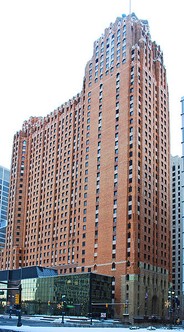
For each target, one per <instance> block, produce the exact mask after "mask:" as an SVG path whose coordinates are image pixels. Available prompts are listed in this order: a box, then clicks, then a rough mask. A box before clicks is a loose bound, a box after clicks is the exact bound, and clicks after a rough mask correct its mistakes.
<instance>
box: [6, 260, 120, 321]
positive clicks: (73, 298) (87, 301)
mask: <svg viewBox="0 0 184 332" xmlns="http://www.w3.org/2000/svg"><path fill="white" fill-rule="evenodd" d="M0 280H1V281H4V283H6V282H7V284H8V290H6V287H7V286H6V285H5V284H3V288H4V290H3V292H2V294H0V312H4V311H1V309H2V310H4V309H5V308H4V307H5V306H6V304H7V302H8V305H7V310H8V309H9V308H10V307H13V308H16V307H18V308H19V306H20V301H19V299H20V291H19V285H20V282H21V289H22V290H21V309H22V312H24V313H27V314H32V315H33V314H44V315H45V314H50V315H51V314H52V315H61V314H62V312H65V315H67V316H68V315H75V316H80V315H82V316H90V315H92V316H93V317H96V318H99V317H100V314H101V312H102V313H104V314H105V316H108V317H113V314H114V313H113V308H112V307H111V306H110V305H109V303H111V302H112V281H113V278H112V277H110V276H106V275H100V274H97V273H92V272H86V273H75V274H67V275H57V271H55V270H54V269H49V268H42V267H39V266H31V267H27V268H23V269H17V270H9V271H0ZM12 284H13V285H14V286H12ZM15 285H17V289H16V286H15ZM7 299H8V301H7Z"/></svg>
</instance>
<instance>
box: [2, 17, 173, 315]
mask: <svg viewBox="0 0 184 332" xmlns="http://www.w3.org/2000/svg"><path fill="white" fill-rule="evenodd" d="M70 74H71V73H70ZM71 79H72V77H71ZM169 130H170V129H169V103H168V86H167V79H166V69H165V66H164V61H163V53H162V51H161V48H160V46H158V45H157V44H156V43H155V42H152V40H151V36H150V30H149V25H148V22H147V21H146V20H140V19H138V18H137V17H136V15H135V14H131V15H128V16H126V15H123V16H122V17H119V18H117V19H116V21H115V23H112V24H110V26H109V27H108V28H107V29H105V31H104V33H103V35H101V37H100V38H99V39H98V40H96V41H95V42H94V47H93V55H92V58H91V59H90V60H89V61H88V63H87V65H86V67H85V77H84V80H83V86H82V91H81V92H80V93H79V94H78V95H76V97H73V98H72V99H71V100H69V101H68V102H66V103H65V104H63V105H61V106H59V107H58V109H56V110H55V111H53V112H52V113H51V114H49V115H47V116H45V117H44V118H39V117H32V118H30V119H29V120H28V121H25V122H24V124H23V126H22V129H21V130H20V131H19V132H18V133H16V134H15V137H14V143H13V153H12V168H11V182H10V196H9V220H8V227H7V241H6V248H5V250H4V253H3V255H2V257H1V267H2V269H17V268H19V267H26V266H34V265H40V266H45V267H55V268H57V270H58V273H64V274H66V273H79V272H95V273H99V274H106V275H111V276H114V277H115V282H114V284H113V302H114V303H121V304H120V305H119V306H118V305H117V306H116V312H117V315H123V311H122V304H126V306H127V307H128V312H126V317H127V315H129V317H130V319H133V318H134V317H137V316H139V317H144V316H150V315H153V314H154V315H157V316H162V317H164V316H165V315H166V314H167V313H166V308H165V301H166V299H167V295H168V287H169V285H170V280H171V279H170V154H169V153H170V137H169Z"/></svg>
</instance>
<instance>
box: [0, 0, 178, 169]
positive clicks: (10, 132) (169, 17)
mask: <svg viewBox="0 0 184 332" xmlns="http://www.w3.org/2000/svg"><path fill="white" fill-rule="evenodd" d="M131 9H132V11H133V12H135V14H136V15H137V17H138V18H140V19H147V20H148V22H149V26H150V33H151V37H152V40H155V41H156V42H157V44H159V45H160V46H161V49H162V50H163V53H164V63H165V66H166V69H167V78H168V84H169V91H170V114H171V117H170V118H171V153H172V154H173V155H176V154H178V155H181V116H180V114H181V103H180V100H181V97H182V96H184V84H183V79H184V61H183V60H184V42H183V32H184V28H183V9H184V1H183V0H175V1H168V0H149V1H148V0H132V3H131ZM128 13H129V0H93V1H89V0H67V1H64V0H1V1H0V111H1V113H0V114H1V118H0V119H1V120H0V165H1V166H5V167H7V168H10V162H11V153H12V142H13V136H14V134H15V133H16V132H17V131H19V130H20V129H21V128H22V123H23V122H24V120H28V119H29V117H30V116H34V115H35V116H46V115H47V114H49V113H50V112H52V111H53V110H54V109H56V108H57V107H58V106H60V105H61V104H62V103H64V102H66V101H68V100H69V99H70V98H72V97H73V96H75V95H76V94H77V93H79V92H80V91H81V90H82V82H83V77H84V69H85V65H86V63H87V61H88V60H89V59H90V58H91V57H92V52H93V43H94V41H95V40H96V39H98V38H99V37H100V36H101V34H102V33H103V32H104V30H105V28H107V27H108V26H109V24H110V23H111V22H114V21H115V20H116V17H118V16H121V15H122V14H128Z"/></svg>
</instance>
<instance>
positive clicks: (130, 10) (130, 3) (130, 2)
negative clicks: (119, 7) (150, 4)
mask: <svg viewBox="0 0 184 332" xmlns="http://www.w3.org/2000/svg"><path fill="white" fill-rule="evenodd" d="M131 5H132V1H131V0H129V15H131V12H132V9H131Z"/></svg>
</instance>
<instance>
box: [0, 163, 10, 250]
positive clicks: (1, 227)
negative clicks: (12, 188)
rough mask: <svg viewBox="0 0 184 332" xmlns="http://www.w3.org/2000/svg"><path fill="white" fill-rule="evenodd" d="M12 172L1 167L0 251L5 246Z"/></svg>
mask: <svg viewBox="0 0 184 332" xmlns="http://www.w3.org/2000/svg"><path fill="white" fill-rule="evenodd" d="M9 182H10V170H8V169H7V168H5V167H2V166H0V250H1V249H3V248H4V246H5V234H6V226H7V213H8V193H9Z"/></svg>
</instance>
